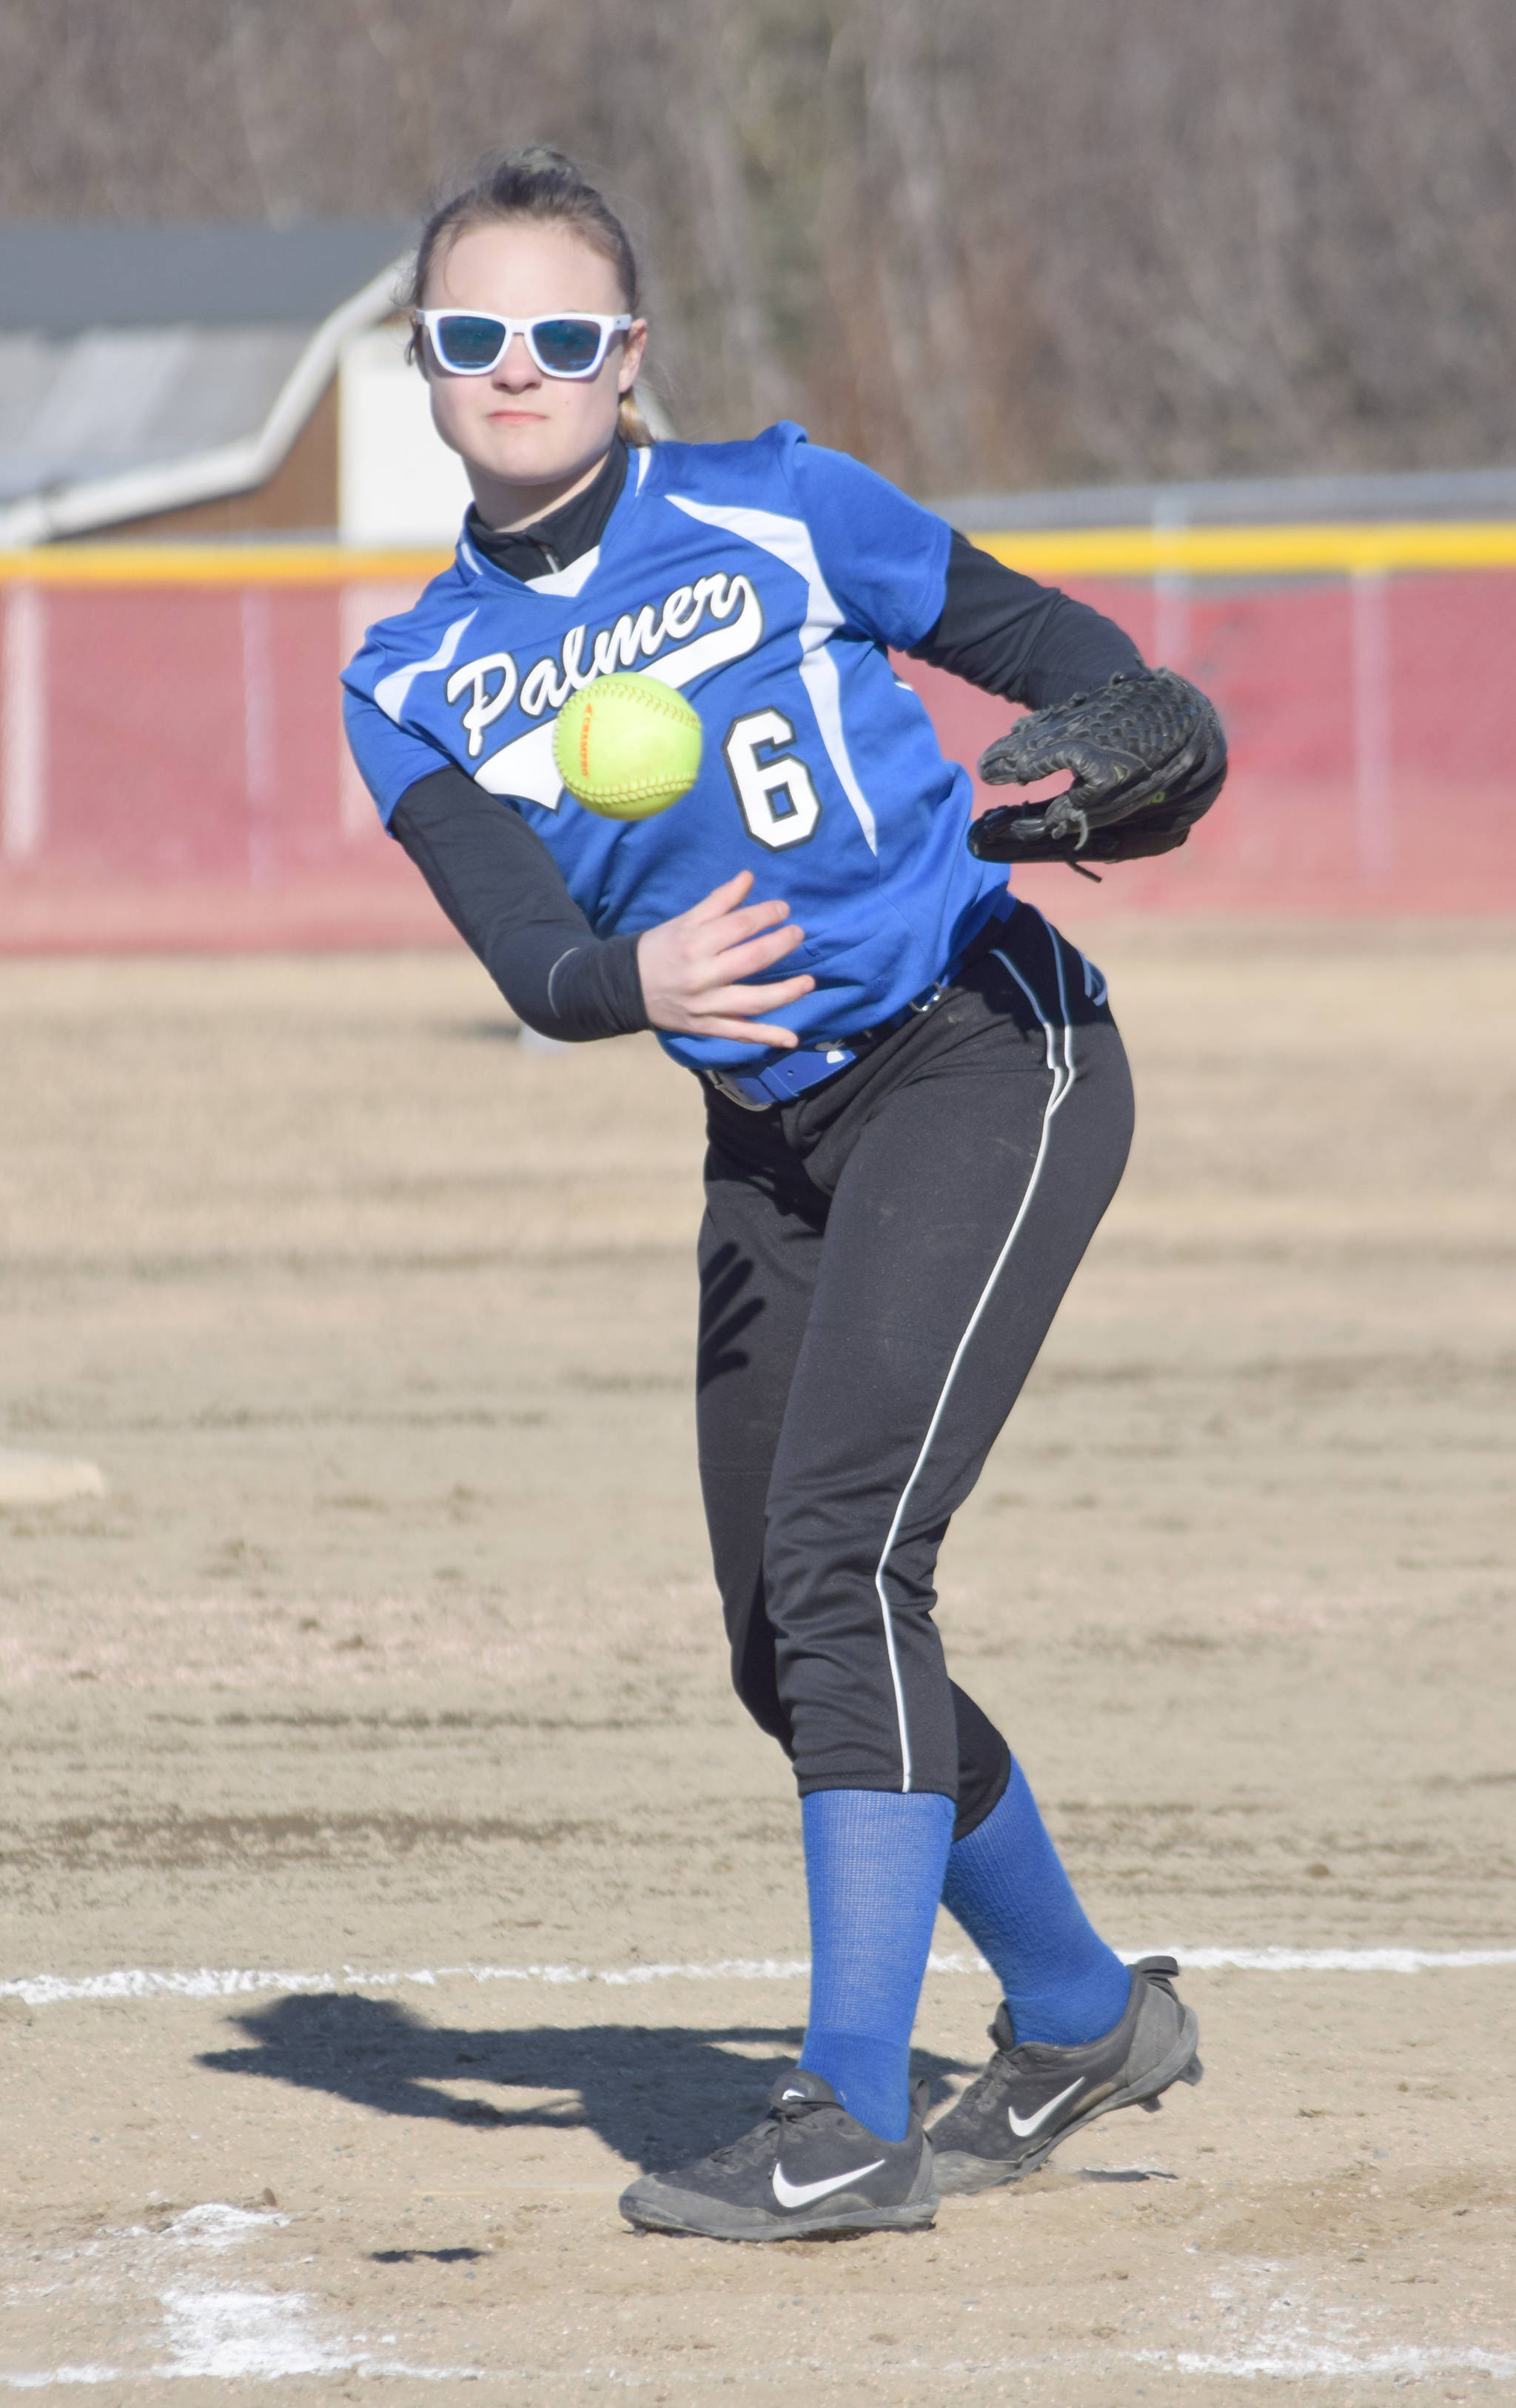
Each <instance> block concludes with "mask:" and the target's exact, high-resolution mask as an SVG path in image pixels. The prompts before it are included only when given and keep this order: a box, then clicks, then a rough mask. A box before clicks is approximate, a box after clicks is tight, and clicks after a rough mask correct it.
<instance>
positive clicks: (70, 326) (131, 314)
mask: <svg viewBox="0 0 1516 2408" xmlns="http://www.w3.org/2000/svg"><path fill="white" fill-rule="evenodd" d="M415 238H416V228H415V226H414V224H413V223H411V222H409V221H408V220H404V219H391V218H325V219H313V220H311V221H310V222H309V223H307V224H305V225H294V226H253V225H158V226H122V225H15V224H11V225H0V328H3V329H6V330H7V331H18V332H20V331H24V332H27V333H30V334H36V335H48V336H52V337H59V336H65V335H76V334H80V333H82V332H83V331H84V330H85V329H86V328H89V327H94V326H117V327H119V326H295V325H305V326H314V325H317V324H319V323H320V322H321V320H322V319H324V318H325V317H326V316H328V315H329V313H330V312H331V311H332V310H333V309H335V308H338V306H339V304H340V303H341V302H343V301H345V300H346V299H347V298H348V296H349V295H350V294H354V293H355V292H357V290H358V289H359V287H360V285H364V284H367V283H368V280H369V279H370V278H371V277H374V276H377V275H378V274H379V272H380V270H381V268H383V267H386V266H388V265H389V263H390V262H391V261H392V260H397V259H399V258H400V257H402V256H403V254H404V253H405V252H406V251H408V250H409V249H410V247H411V244H413V242H414V241H415Z"/></svg>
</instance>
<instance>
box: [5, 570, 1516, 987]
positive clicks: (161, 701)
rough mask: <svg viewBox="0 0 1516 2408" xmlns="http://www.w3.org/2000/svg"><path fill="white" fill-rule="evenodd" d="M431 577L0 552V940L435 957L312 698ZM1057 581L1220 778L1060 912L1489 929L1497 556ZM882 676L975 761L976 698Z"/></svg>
mask: <svg viewBox="0 0 1516 2408" xmlns="http://www.w3.org/2000/svg"><path fill="white" fill-rule="evenodd" d="M996 549H997V550H1003V551H1005V552H1008V553H1012V555H1013V556H1014V552H1013V547H1012V545H1011V543H1010V540H1009V539H1006V540H1005V541H1004V542H1003V543H997V545H996ZM1512 558H1513V561H1516V545H1513V546H1512ZM1029 565H1031V564H1029ZM431 566H433V564H432V563H431V562H430V561H422V560H418V559H415V558H387V559H377V558H376V559H366V560H364V561H361V562H358V563H354V561H353V560H352V559H351V557H349V558H346V559H344V558H343V556H342V555H339V554H315V553H311V552H305V553H297V552H293V551H292V552H287V553H277V552H270V553H267V554H263V553H259V554H253V553H251V552H233V551H231V550H228V551H227V552H221V553H213V554H200V555H189V556H186V555H177V556H171V555H169V554H168V553H167V552H166V551H165V552H159V553H154V554H144V553H142V552H132V553H128V552H126V551H125V550H124V548H123V550H121V551H119V552H104V551H101V552H93V553H88V554H86V553H83V552H79V553H76V554H72V555H70V554H65V553H62V552H54V553H49V554H46V555H40V554H39V555H33V556H31V558H30V559H23V558H21V557H19V556H15V557H13V558H12V559H11V560H10V561H9V562H7V564H6V570H7V575H6V578H5V581H4V583H3V584H0V608H3V611H4V652H3V673H0V950H8V951H32V950H52V949H57V950H102V949H104V950H115V949H134V950H135V949H150V948H158V947H173V948H195V947H206V948H210V949H223V948H243V947H257V946H290V947H296V946H318V947H320V946H341V945H381V946H383V945H396V944H416V943H422V944H425V943H432V942H448V941H451V934H450V932H449V931H448V930H447V929H446V927H445V926H444V925H443V923H442V922H441V920H440V916H439V914H438V913H437V911H436V909H435V907H434V905H433V904H432V902H431V900H430V897H429V896H427V895H426V891H425V889H424V888H423V887H422V885H421V883H420V882H419V880H418V879H417V878H416V876H415V873H414V871H413V870H412V869H411V867H410V865H409V863H408V862H406V861H405V860H404V859H403V857H402V856H401V855H400V854H399V853H398V851H397V848H396V847H395V846H393V845H392V844H390V843H389V842H388V840H387V839H385V838H384V837H383V835H382V834H381V832H380V829H379V826H378V822H377V820H376V818H375V815H374V811H373V807H372V805H371V803H370V802H369V800H368V796H367V795H366V793H365V792H364V790H363V788H362V786H361V784H360V783H359V782H358V781H357V779H356V776H355V774H354V770H353V768H352V767H351V764H350V763H349V761H348V759H347V756H346V753H345V749H344V747H343V744H342V739H341V728H340V719H339V707H338V694H337V672H338V669H339V666H340V664H341V662H342V661H343V660H344V659H345V658H346V657H347V656H348V654H349V653H350V652H352V651H353V650H354V647H355V645H356V644H357V642H358V640H359V638H360V636H361V634H362V630H363V628H364V626H365V625H366V624H368V622H369V621H370V620H372V619H374V618H377V617H379V616H381V615H383V614H384V613H385V612H388V611H391V610H394V609H399V608H402V607H403V606H404V604H405V603H406V601H407V600H408V599H409V598H410V597H411V595H413V594H414V592H415V591H416V590H417V587H418V585H419V583H420V582H421V580H422V578H423V577H424V575H425V574H426V573H427V571H428V570H429V569H430V568H431ZM1035 566H1036V570H1037V573H1038V574H1047V573H1049V572H1048V570H1047V564H1046V563H1045V562H1043V561H1041V560H1039V561H1038V562H1037V563H1036V564H1035ZM355 569H356V570H357V571H358V572H359V573H357V574H355V573H354V570H355ZM28 572H29V573H28ZM1061 581H1062V582H1064V583H1065V584H1066V585H1067V586H1068V587H1069V588H1070V590H1073V591H1076V592H1078V593H1080V594H1081V595H1083V596H1084V597H1085V598H1086V599H1088V600H1090V601H1091V602H1093V603H1095V604H1096V605H1097V607H1099V608H1100V609H1105V610H1107V611H1109V612H1110V614H1111V615H1112V616H1113V617H1114V618H1117V619H1119V621H1120V622H1121V623H1122V624H1124V625H1126V626H1127V627H1129V628H1130V629H1131V631H1132V633H1133V636H1134V637H1135V638H1136V640H1137V642H1138V643H1139V644H1140V645H1141V646H1142V648H1143V650H1144V652H1146V653H1147V655H1148V657H1149V658H1155V659H1161V660H1164V661H1167V662H1168V663H1170V664H1171V665H1172V666H1174V667H1179V668H1183V669H1185V670H1186V671H1187V672H1188V673H1189V674H1190V675H1191V676H1192V677H1194V678H1195V679H1196V680H1197V681H1199V682H1200V683H1201V684H1203V685H1204V686H1205V687H1206V689H1207V691H1208V692H1209V693H1210V694H1212V695H1214V696H1215V698H1216V700H1217V703H1218V705H1219V707H1220V710H1221V714H1222V717H1223V719H1224V721H1225V722H1226V724H1227V727H1228V731H1229V734H1230V737H1231V741H1232V755H1233V765H1234V766H1233V772H1232V777H1231V780H1230V781H1229V784H1228V787H1227V791H1226V794H1225V795H1224V796H1223V798H1222V800H1221V802H1220V804H1219V805H1218V807H1217V809H1216V810H1215V811H1214V812H1213V813H1212V815H1211V817H1210V818H1209V819H1208V820H1206V822H1205V823H1204V824H1203V825H1202V826H1201V827H1200V828H1199V830H1198V831H1197V832H1196V834H1195V835H1194V837H1192V838H1191V841H1190V843H1189V845H1188V846H1187V847H1186V848H1185V849H1184V850H1183V851H1182V852H1180V853H1177V854H1173V855H1171V856H1169V857H1167V858H1166V859H1162V860H1160V861H1156V862H1152V863H1134V864H1132V865H1131V866H1129V867H1124V868H1120V869H1117V870H1113V871H1111V872H1110V873H1108V875H1107V877H1106V880H1105V885H1104V887H1103V888H1102V889H1101V890H1100V891H1099V893H1098V894H1097V892H1096V890H1095V889H1093V888H1091V887H1082V888H1081V889H1080V890H1079V900H1080V905H1081V909H1088V908H1089V907H1090V905H1093V906H1094V907H1095V908H1096V909H1098V910H1105V909H1113V908H1114V909H1130V908H1133V907H1137V908H1144V909H1162V910H1197V911H1198V910H1205V911H1249V912H1252V911H1256V912H1313V911H1316V912H1488V911H1512V910H1516V762H1513V761H1512V759H1511V757H1510V751H1509V741H1508V738H1507V735H1506V728H1505V724H1504V721H1505V719H1506V717H1507V716H1509V714H1508V713H1507V711H1506V710H1505V696H1506V695H1507V694H1508V693H1509V686H1510V682H1511V681H1512V679H1513V674H1516V565H1513V566H1491V567H1477V568H1459V569H1452V570H1446V571H1441V572H1438V571H1426V570H1422V571H1419V572H1418V573H1414V574H1385V573H1382V572H1381V571H1379V570H1377V569H1373V568H1370V569H1369V570H1367V571H1360V572H1358V573H1355V574H1351V575H1346V576H1344V575H1337V576H1323V577H1317V578H1312V579H1298V578H1297V579H1293V580H1290V581H1279V580H1278V579H1277V578H1274V579H1270V580H1268V581H1260V580H1256V579H1254V580H1250V581H1234V582H1232V583H1230V584H1228V585H1221V584H1219V583H1218V582H1216V581H1206V582H1203V583H1185V582H1183V581H1179V580H1178V579H1177V578H1175V577H1173V576H1165V577H1161V578H1151V577H1149V578H1146V579H1137V578H1122V579H1119V580H1105V581H1092V580H1091V579H1090V578H1089V577H1088V576H1085V577H1079V576H1070V575H1067V574H1065V575H1064V577H1063V578H1062V580H1061ZM903 666H904V667H906V671H907V674H908V675H909V676H910V677H911V678H912V680H913V681H914V682H915V683H916V684H917V686H918V687H919V689H920V690H921V692H922V694H923V695H924V696H925V698H926V700H927V702H928V704H929V707H930V708H931V711H932V713H933V716H934V718H935V719H936V721H937V724H938V727H939V729H940V731H941V733H942V736H943V739H944V742H945V745H946V749H947V750H948V751H949V752H950V753H953V754H955V755H956V756H957V757H958V758H960V759H961V760H965V761H969V762H971V763H972V761H973V760H974V759H975V756H976V754H977V753H978V752H979V751H980V749H981V748H982V746H983V745H984V744H985V743H986V742H987V741H988V740H989V738H990V737H991V736H992V735H994V734H996V733H997V732H998V731H999V730H1000V729H1001V728H1003V725H1004V724H1005V711H1004V708H1003V705H1000V704H998V703H996V702H994V701H993V700H991V699H990V698H989V697H988V696H986V695H980V694H977V693H976V692H975V691H974V690H973V689H972V688H969V687H965V686H963V685H961V684H960V683H959V682H958V681H957V680H955V679H951V678H947V677H944V676H942V675H940V674H938V673H935V672H933V671H931V670H922V669H919V668H917V667H913V666H911V665H909V664H906V665H903ZM996 799H998V800H1003V799H1005V796H1004V794H1003V793H1001V794H999V795H998V796H996ZM1024 882H1025V884H1026V886H1027V888H1028V890H1029V891H1031V892H1033V893H1034V894H1035V895H1036V896H1037V898H1038V899H1039V900H1042V899H1046V898H1047V897H1052V898H1054V899H1055V900H1066V899H1068V898H1069V897H1070V896H1072V893H1073V891H1074V890H1073V888H1072V883H1071V882H1070V879H1069V876H1068V873H1067V872H1066V871H1064V870H1061V869H1055V870H1044V871H1040V872H1028V873H1025V877H1024Z"/></svg>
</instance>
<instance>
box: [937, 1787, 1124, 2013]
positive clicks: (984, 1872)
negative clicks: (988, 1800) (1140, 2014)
mask: <svg viewBox="0 0 1516 2408" xmlns="http://www.w3.org/2000/svg"><path fill="white" fill-rule="evenodd" d="M943 1904H944V1906H946V1909H947V1911H948V1913H949V1914H952V1915H956V1916H957V1918H958V1920H959V1922H960V1923H961V1925H962V1926H963V1928H964V1930H965V1931H966V1932H967V1933H968V1935H969V1938H970V1939H971V1940H972V1941H973V1942H974V1944H975V1947H976V1948H977V1949H978V1951H979V1953H980V1955H981V1956H982V1957H988V1958H989V1962H990V1964H991V1966H992V1967H993V1968H994V1971H995V1972H996V1973H997V1974H998V1975H999V1977H1000V1982H1001V1986H1002V1988H1003V1991H1004V1993H1005V2004H1006V2006H1007V2008H1008V2009H1009V2011H1010V2017H1011V2025H1012V2028H1013V2029H1014V2031H1015V2033H1016V2037H1017V2039H1018V2041H1028V2040H1035V2041H1050V2042H1052V2043H1053V2044H1054V2046H1055V2047H1059V2048H1073V2047H1075V2046H1076V2045H1077V2043H1078V2042H1081V2041H1087V2040H1099V2038H1100V2037H1101V2035H1102V2033H1103V2032H1108V2031H1109V2030H1110V2028H1111V2026H1112V2025H1113V2024H1117V2023H1119V2022H1120V2020H1121V2017H1122V2015H1123V2014H1125V2013H1126V2003H1127V1999H1128V1997H1129V1995H1130V1993H1131V1988H1132V1977H1131V1975H1130V1974H1129V1973H1128V1971H1127V1969H1126V1967H1125V1966H1124V1965H1123V1964H1122V1962H1121V1960H1120V1958H1119V1957H1118V1956H1117V1955H1116V1953H1115V1951H1114V1950H1113V1949H1110V1948H1107V1947H1106V1945H1105V1942H1104V1940H1102V1938H1101V1937H1100V1934H1099V1932H1098V1931H1096V1929H1095V1928H1094V1927H1093V1925H1092V1924H1091V1923H1090V1919H1089V1917H1088V1915H1087V1914H1085V1911H1084V1909H1083V1907H1082V1906H1081V1905H1080V1904H1079V1901H1078V1899H1076V1897H1075V1895H1074V1889H1073V1885H1071V1883H1070V1881H1069V1877H1068V1875H1067V1873H1066V1872H1065V1871H1063V1868H1062V1866H1061V1863H1060V1862H1059V1857H1058V1851H1057V1849H1056V1848H1055V1847H1054V1845H1053V1843H1052V1842H1051V1840H1050V1839H1049V1838H1048V1836H1047V1831H1046V1829H1045V1828H1044V1826H1043V1819H1042V1816H1041V1815H1040V1814H1039V1813H1038V1812H1037V1802H1036V1799H1034V1798H1033V1797H1032V1792H1031V1790H1030V1789H1029V1788H1028V1787H1027V1784H1026V1776H1025V1775H1024V1773H1023V1772H1022V1770H1021V1768H1020V1766H1019V1765H1018V1764H1013V1765H1012V1766H1011V1777H1010V1780H1009V1782H1008V1784H1007V1785H1006V1789H1005V1795H1004V1796H1003V1798H1002V1799H1001V1800H1000V1803H999V1804H998V1805H997V1806H996V1807H995V1809H994V1811H993V1813H989V1814H987V1815H986V1816H985V1819H984V1821H983V1822H982V1823H981V1824H980V1825H979V1826H978V1828H977V1829H976V1830H973V1831H971V1832H970V1833H969V1835H968V1837H967V1839H965V1840H959V1841H956V1842H954V1844H953V1846H952V1847H951V1848H950V1849H949V1851H948V1856H947V1875H946V1880H945V1882H944V1884H943Z"/></svg>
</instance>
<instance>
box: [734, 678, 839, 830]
mask: <svg viewBox="0 0 1516 2408" xmlns="http://www.w3.org/2000/svg"><path fill="white" fill-rule="evenodd" d="M794 741H795V730H794V729H793V727H791V725H790V724H789V722H788V720H787V718H786V717H785V715H784V713H783V711H780V710H750V711H748V712H746V713H745V714H744V717H743V718H741V719H734V720H733V721H732V723H731V725H730V726H729V728H728V730H727V740H726V742H725V744H724V745H723V746H722V748H721V749H722V751H723V752H724V753H725V754H726V756H727V767H728V770H729V773H730V776H731V782H732V786H733V788H734V790H735V792H736V796H737V800H738V803H739V805H740V806H741V809H742V814H743V817H744V820H745V821H746V822H747V833H748V835H749V836H755V837H757V839H758V842H759V844H766V845H768V846H770V847H771V848H772V851H774V852H775V853H777V852H779V851H780V850H781V849H782V848H783V847H784V846H785V845H787V844H803V843H804V842H805V839H806V838H807V837H810V836H814V835H815V834H816V822H817V820H818V819H819V818H820V817H821V797H820V796H819V795H818V794H817V793H816V788H815V786H814V785H813V784H812V783H811V773H810V771H809V769H808V768H807V767H806V766H805V764H804V762H803V761H802V760H801V757H800V755H799V753H783V752H781V751H780V750H779V748H780V746H781V745H784V744H793V743H794Z"/></svg>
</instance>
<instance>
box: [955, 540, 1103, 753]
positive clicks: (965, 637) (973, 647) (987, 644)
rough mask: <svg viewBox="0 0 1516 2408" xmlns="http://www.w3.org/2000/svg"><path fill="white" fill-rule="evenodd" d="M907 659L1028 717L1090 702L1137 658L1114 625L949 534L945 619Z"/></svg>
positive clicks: (1052, 589) (1056, 591)
mask: <svg viewBox="0 0 1516 2408" xmlns="http://www.w3.org/2000/svg"><path fill="white" fill-rule="evenodd" d="M911 658H912V659H913V660H916V661H926V662H928V663H929V664H930V665H931V667H933V668H939V669H951V670H952V671H953V673H954V675H955V676H957V677H960V678H967V680H968V681H969V683H970V684H971V685H976V686H982V687H983V689H984V691H985V692H986V693H987V694H999V695H1004V697H1005V699H1006V700H1007V702H1024V703H1027V704H1028V705H1030V707H1031V709H1032V710H1044V709H1045V708H1046V707H1047V704H1048V703H1052V702H1066V701H1067V699H1068V697H1069V695H1071V694H1092V693H1093V692H1094V690H1095V688H1096V687H1097V686H1102V685H1104V684H1105V681H1106V679H1107V678H1110V677H1114V676H1115V675H1116V674H1117V672H1118V670H1119V669H1133V668H1140V667H1142V654H1141V653H1140V652H1138V650H1137V647H1136V645H1135V644H1134V643H1133V640H1132V638H1131V637H1130V636H1128V635H1126V634H1125V633H1124V632H1123V631H1122V629H1121V628H1119V626H1117V624H1116V623H1115V621H1114V620H1111V619H1105V618H1102V616H1101V614H1100V612H1099V611H1098V610H1091V609H1090V606H1089V604H1088V603H1085V602H1075V601H1071V600H1070V598H1069V596H1068V595H1066V594H1061V593H1060V592H1059V591H1058V588H1057V587H1056V586H1053V585H1039V584H1037V583H1036V581H1035V580H1034V579H1032V578H1030V577H1022V576H1019V575H1018V573H1017V571H1016V570H1015V569H1014V568H1006V567H1004V566H1003V565H1002V564H1001V562H1000V561H998V560H995V559H993V558H992V557H991V555H990V554H989V552H980V551H979V549H978V548H977V546H976V545H975V544H972V543H970V542H969V540H968V538H967V537H966V536H961V535H960V534H959V533H958V530H957V529H956V528H955V529H954V531H953V544H952V550H951V552H949V553H948V557H947V592H946V600H945V602H944V605H943V612H942V616H941V618H940V619H939V620H938V622H937V624H936V625H935V626H934V627H933V628H932V630H931V634H930V635H927V636H924V637H923V638H922V639H921V641H920V643H918V644H913V645H912V647H911Z"/></svg>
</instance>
